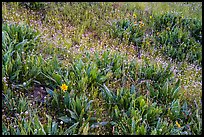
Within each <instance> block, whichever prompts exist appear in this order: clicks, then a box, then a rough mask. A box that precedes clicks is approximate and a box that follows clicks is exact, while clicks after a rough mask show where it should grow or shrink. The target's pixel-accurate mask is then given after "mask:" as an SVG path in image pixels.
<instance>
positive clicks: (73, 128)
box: [63, 122, 79, 135]
mask: <svg viewBox="0 0 204 137" xmlns="http://www.w3.org/2000/svg"><path fill="white" fill-rule="evenodd" d="M78 124H79V122H77V123H74V124H73V125H72V126H70V127H69V128H68V129H67V130H66V131H65V132H64V133H63V135H70V134H74V132H75V130H76V128H77V126H78Z"/></svg>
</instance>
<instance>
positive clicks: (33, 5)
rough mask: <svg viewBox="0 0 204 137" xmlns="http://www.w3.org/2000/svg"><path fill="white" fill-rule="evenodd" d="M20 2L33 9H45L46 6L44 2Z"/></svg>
mask: <svg viewBox="0 0 204 137" xmlns="http://www.w3.org/2000/svg"><path fill="white" fill-rule="evenodd" d="M19 4H20V5H21V6H24V7H26V8H28V9H31V10H43V9H45V6H46V3H44V2H20V3H19Z"/></svg>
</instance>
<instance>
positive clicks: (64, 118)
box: [58, 116, 72, 123]
mask: <svg viewBox="0 0 204 137" xmlns="http://www.w3.org/2000/svg"><path fill="white" fill-rule="evenodd" d="M58 119H60V120H62V121H63V122H64V123H70V122H72V120H71V118H69V117H67V116H61V117H59V118H58Z"/></svg>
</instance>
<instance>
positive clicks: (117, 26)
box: [111, 19, 145, 47]
mask: <svg viewBox="0 0 204 137" xmlns="http://www.w3.org/2000/svg"><path fill="white" fill-rule="evenodd" d="M112 27H113V28H112V32H111V33H112V34H111V35H112V37H113V38H119V39H120V41H121V42H122V41H127V42H128V44H131V43H132V44H134V45H137V46H139V47H141V46H142V42H143V38H144V34H145V33H144V32H145V29H144V27H143V23H142V22H137V21H135V22H133V21H130V20H125V19H123V20H120V21H117V22H114V23H113V24H112Z"/></svg>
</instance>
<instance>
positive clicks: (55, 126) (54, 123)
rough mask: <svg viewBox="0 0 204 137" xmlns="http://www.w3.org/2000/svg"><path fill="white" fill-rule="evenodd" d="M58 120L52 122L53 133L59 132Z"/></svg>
mask: <svg viewBox="0 0 204 137" xmlns="http://www.w3.org/2000/svg"><path fill="white" fill-rule="evenodd" d="M57 125H58V124H57V122H55V121H54V122H52V132H51V135H56V134H57Z"/></svg>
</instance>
